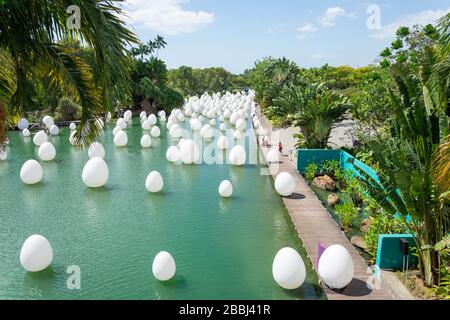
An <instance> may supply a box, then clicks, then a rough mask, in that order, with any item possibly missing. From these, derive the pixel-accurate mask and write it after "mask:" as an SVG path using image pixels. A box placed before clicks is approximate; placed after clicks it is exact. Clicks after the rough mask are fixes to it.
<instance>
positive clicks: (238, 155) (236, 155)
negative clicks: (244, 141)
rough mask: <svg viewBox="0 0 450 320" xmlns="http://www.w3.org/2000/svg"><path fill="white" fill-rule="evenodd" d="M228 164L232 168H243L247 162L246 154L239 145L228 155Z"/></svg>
mask: <svg viewBox="0 0 450 320" xmlns="http://www.w3.org/2000/svg"><path fill="white" fill-rule="evenodd" d="M229 160H230V164H232V165H233V166H243V165H244V164H245V161H246V160H247V153H246V152H245V149H244V147H243V146H241V145H237V146H234V147H233V149H231V151H230V155H229Z"/></svg>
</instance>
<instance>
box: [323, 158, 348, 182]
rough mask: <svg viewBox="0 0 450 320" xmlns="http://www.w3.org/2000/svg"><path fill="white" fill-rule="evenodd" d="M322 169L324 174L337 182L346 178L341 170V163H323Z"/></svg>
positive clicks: (332, 161)
mask: <svg viewBox="0 0 450 320" xmlns="http://www.w3.org/2000/svg"><path fill="white" fill-rule="evenodd" d="M321 167H322V171H323V172H325V173H326V174H328V176H330V177H331V178H332V179H333V180H335V181H337V182H340V181H342V179H343V178H344V172H343V171H342V169H341V165H340V163H339V161H335V160H331V161H323V162H322V165H321Z"/></svg>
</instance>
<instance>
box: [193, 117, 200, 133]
mask: <svg viewBox="0 0 450 320" xmlns="http://www.w3.org/2000/svg"><path fill="white" fill-rule="evenodd" d="M191 129H192V131H200V130H201V129H202V123H201V121H200V120H198V119H192V120H191Z"/></svg>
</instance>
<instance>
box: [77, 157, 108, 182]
mask: <svg viewBox="0 0 450 320" xmlns="http://www.w3.org/2000/svg"><path fill="white" fill-rule="evenodd" d="M81 177H82V179H83V182H84V184H85V185H86V186H88V187H89V188H100V187H103V186H104V185H105V184H106V183H107V182H108V178H109V169H108V165H107V164H106V162H105V160H103V159H102V158H99V157H94V158H92V159H91V160H89V161H88V162H87V163H86V165H85V166H84V168H83V172H82V174H81Z"/></svg>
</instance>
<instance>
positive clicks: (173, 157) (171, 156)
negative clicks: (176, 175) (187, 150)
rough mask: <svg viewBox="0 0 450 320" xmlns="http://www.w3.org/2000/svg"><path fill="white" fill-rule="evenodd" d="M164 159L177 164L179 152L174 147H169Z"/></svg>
mask: <svg viewBox="0 0 450 320" xmlns="http://www.w3.org/2000/svg"><path fill="white" fill-rule="evenodd" d="M166 158H167V161H169V162H173V163H175V162H178V161H179V160H180V150H179V149H178V148H177V147H175V146H171V147H170V148H169V149H167V152H166Z"/></svg>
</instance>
